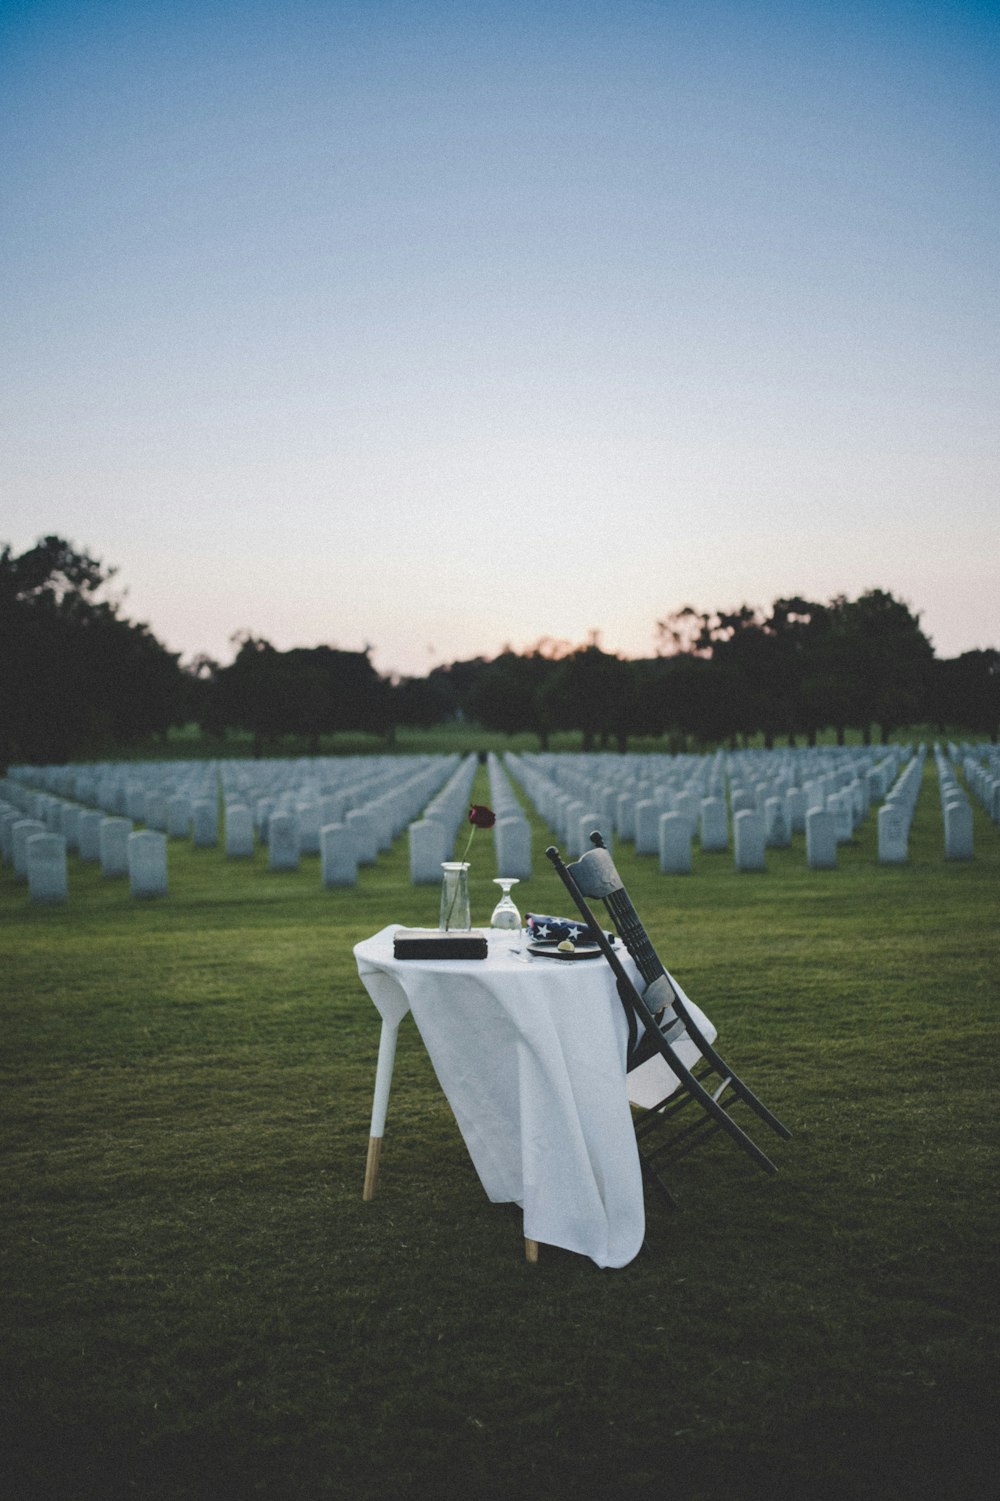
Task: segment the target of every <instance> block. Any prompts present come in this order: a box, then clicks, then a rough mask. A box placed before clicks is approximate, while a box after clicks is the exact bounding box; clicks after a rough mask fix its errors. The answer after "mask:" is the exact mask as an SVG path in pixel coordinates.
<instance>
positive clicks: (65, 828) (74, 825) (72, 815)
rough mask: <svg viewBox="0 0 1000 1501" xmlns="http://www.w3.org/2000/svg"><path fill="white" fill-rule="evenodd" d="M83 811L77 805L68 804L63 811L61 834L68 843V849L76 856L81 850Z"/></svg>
mask: <svg viewBox="0 0 1000 1501" xmlns="http://www.w3.org/2000/svg"><path fill="white" fill-rule="evenodd" d="M82 812H83V809H82V808H80V807H78V806H77V805H76V803H67V804H66V806H65V807H64V808H63V810H62V829H61V831H60V832H61V833H62V836H63V838H64V839H65V841H66V848H67V849H68V850H70V851H72V852H73V853H74V854H75V853H76V851H77V850H78V849H79V848H80V814H81V813H82Z"/></svg>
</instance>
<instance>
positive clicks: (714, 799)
mask: <svg viewBox="0 0 1000 1501" xmlns="http://www.w3.org/2000/svg"><path fill="white" fill-rule="evenodd" d="M934 756H935V764H936V766H937V770H938V779H939V786H940V789H941V803H942V812H943V816H944V827H945V855H946V858H948V859H971V858H972V856H973V843H972V811H971V806H970V803H969V799H968V797H967V795H966V793H965V791H964V789H963V787H962V785H961V783H960V781H959V779H958V776H957V774H956V772H955V769H954V767H955V765H959V766H961V768H962V770H963V772H964V775H965V777H966V780H967V781H968V783H969V785H970V786H971V787H972V788H973V790H974V792H975V793H976V795H977V796H978V797H979V798H980V800H981V801H982V802H983V804H984V806H985V807H986V808H987V810H988V811H989V812H990V814H991V816H992V818H993V819H994V822H1000V753H998V749H997V747H991V746H969V745H963V746H955V745H953V744H949V746H948V747H947V750H945V749H943V748H942V747H941V746H935V748H934ZM925 757H926V750H925V748H924V747H923V746H920V747H918V748H917V749H916V750H914V748H913V747H911V746H892V747H882V748H879V749H874V748H868V749H843V750H841V749H833V748H828V749H824V750H821V751H806V750H800V751H781V752H775V751H772V752H738V753H727V752H722V751H720V752H717V753H716V754H715V755H714V756H646V755H636V754H632V755H623V756H611V755H608V754H602V755H600V756H581V755H566V754H558V755H556V754H552V755H550V754H541V753H539V754H537V755H527V754H526V755H520V756H518V755H514V754H512V753H508V754H507V755H506V756H505V757H504V762H503V763H501V761H500V759H499V758H498V757H497V756H495V755H492V754H491V755H490V756H489V757H488V761H487V765H488V774H489V786H490V803H491V806H492V808H493V811H494V812H495V813H496V824H495V826H494V830H493V839H494V851H495V860H496V868H497V870H498V872H499V873H501V874H502V875H505V876H510V877H516V878H518V879H520V880H523V879H527V878H530V875H531V869H532V841H531V828H530V824H529V822H528V819H527V818H526V816H525V813H524V809H523V807H522V805H521V802H520V799H519V797H518V795H517V793H516V791H515V790H514V787H513V786H512V784H511V777H513V779H514V781H515V782H516V783H518V784H519V785H520V787H521V788H522V790H523V792H524V794H525V796H526V798H527V800H528V802H529V803H530V804H531V805H532V806H533V807H534V808H535V810H536V812H537V813H538V814H539V816H540V817H541V818H543V819H544V821H545V822H546V823H547V824H548V825H549V827H550V828H551V829H552V830H553V831H554V832H555V833H556V835H557V837H558V838H559V839H560V840H561V841H562V843H563V845H564V848H565V850H566V852H567V854H568V855H570V856H572V857H575V856H578V855H579V854H581V853H582V852H583V850H585V849H586V848H587V847H588V846H589V836H590V832H591V830H592V829H595V828H599V829H600V830H601V832H602V834H603V836H604V838H605V841H606V843H608V844H609V845H610V844H611V843H612V841H613V839H614V838H616V837H617V838H620V839H623V840H626V841H632V842H633V843H634V846H635V850H636V852H637V853H639V854H658V855H659V860H660V868H661V870H662V871H663V872H664V873H669V874H685V873H687V872H689V871H690V870H691V868H692V841H693V840H694V838H695V837H696V834H697V837H698V838H699V842H700V847H701V849H702V850H707V851H726V850H728V849H729V847H730V828H731V831H732V849H733V857H734V861H735V864H736V868H737V869H738V870H746V871H753V870H761V869H763V868H765V859H766V854H765V852H766V850H767V848H769V847H770V848H780V847H782V846H787V845H789V844H790V843H791V842H792V836H793V835H794V834H796V833H805V836H806V838H805V848H806V860H807V864H808V865H809V867H810V868H813V869H828V868H830V867H832V866H835V865H836V861H837V847H838V845H839V844H842V843H845V842H847V841H849V840H851V839H852V838H853V835H854V833H855V831H856V830H857V828H858V826H859V824H860V823H861V822H862V820H863V819H864V818H866V817H867V816H869V814H870V812H871V809H872V807H873V805H874V804H875V803H877V802H881V804H882V806H881V807H880V808H879V811H878V858H879V861H880V862H881V863H884V864H899V863H903V862H905V861H906V860H907V859H908V841H909V830H910V824H911V822H912V818H913V811H914V807H915V805H916V799H917V796H918V794H919V791H920V788H921V785H922V777H923V766H924V761H925ZM475 772H476V760H475V757H473V756H471V755H470V756H466V757H464V758H460V757H459V756H457V755H453V756H423V757H419V756H417V757H387V756H383V757H351V758H346V759H336V758H304V759H301V760H297V761H273V762H259V761H225V762H214V763H213V762H209V763H205V762H182V763H178V762H147V763H138V764H128V765H123V764H122V763H113V762H112V763H101V764H98V765H95V766H85V767H42V768H39V767H18V768H14V769H13V770H12V772H11V774H10V776H9V778H8V779H7V780H6V781H3V782H0V858H2V859H3V860H4V861H7V862H8V863H10V864H11V865H12V866H13V869H14V874H15V878H16V879H18V880H21V881H24V882H26V883H27V885H28V889H29V895H30V897H31V899H32V900H35V901H40V902H60V901H65V900H66V899H67V896H68V866H67V853H68V852H70V853H73V854H75V855H77V856H78V857H79V858H80V860H81V861H97V862H99V863H100V865H101V870H102V874H104V875H106V876H109V877H114V876H127V877H128V879H129V881H130V884H131V890H132V893H133V895H135V896H136V897H146V896H161V895H164V894H165V893H166V891H167V880H168V877H167V843H168V839H169V838H171V837H172V838H184V839H191V840H192V842H193V843H194V844H195V845H196V846H199V847H204V848H208V847H214V846H217V845H218V844H219V839H220V828H219V819H220V808H221V817H222V842H223V845H224V849H225V854H226V857H227V858H228V859H242V858H249V857H252V856H253V855H254V854H255V852H256V850H257V848H258V847H259V846H265V847H266V849H267V856H268V865H269V867H270V869H272V870H276V871H280V870H295V869H297V868H298V867H299V864H300V861H301V858H302V856H303V855H308V854H319V855H320V878H321V881H322V883H323V885H324V886H326V887H328V888H334V887H337V886H345V885H353V884H354V883H355V882H356V880H357V874H358V867H359V866H361V865H370V864H373V863H374V862H375V861H376V860H377V858H378V855H379V854H380V853H381V852H382V851H383V850H385V849H388V848H389V847H391V845H392V843H393V841H394V840H395V839H396V838H397V837H398V836H399V835H400V833H401V832H402V831H403V830H404V829H406V830H407V831H408V840H409V864H410V879H411V881H412V882H413V883H414V884H430V883H436V882H438V881H440V879H441V865H442V863H443V862H444V861H445V860H447V859H448V858H449V857H450V855H451V852H452V850H453V848H454V845H455V841H456V837H457V833H458V829H459V827H460V826H461V825H462V823H463V820H464V818H465V814H466V809H467V806H468V800H469V796H470V792H471V787H472V782H473V778H474V776H475ZM508 773H509V775H508ZM421 810H422V811H421ZM417 813H419V815H420V816H419V817H415V814H417ZM135 822H141V823H143V824H144V825H145V827H144V828H142V829H136V828H135V827H134V824H135Z"/></svg>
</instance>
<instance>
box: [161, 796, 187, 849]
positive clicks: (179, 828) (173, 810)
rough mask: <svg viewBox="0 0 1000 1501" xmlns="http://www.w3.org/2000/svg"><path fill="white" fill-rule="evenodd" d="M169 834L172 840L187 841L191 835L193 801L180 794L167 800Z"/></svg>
mask: <svg viewBox="0 0 1000 1501" xmlns="http://www.w3.org/2000/svg"><path fill="white" fill-rule="evenodd" d="M167 833H168V834H169V835H170V837H171V838H172V839H186V838H187V837H188V835H189V834H190V833H191V799H190V798H189V797H185V796H184V795H183V794H182V793H180V792H178V793H175V795H174V796H173V797H171V798H168V799H167Z"/></svg>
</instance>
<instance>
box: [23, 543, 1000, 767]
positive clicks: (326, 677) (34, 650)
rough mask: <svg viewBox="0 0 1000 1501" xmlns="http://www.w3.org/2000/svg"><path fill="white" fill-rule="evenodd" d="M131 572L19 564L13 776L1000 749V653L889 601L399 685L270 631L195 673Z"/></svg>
mask: <svg viewBox="0 0 1000 1501" xmlns="http://www.w3.org/2000/svg"><path fill="white" fill-rule="evenodd" d="M114 573H115V570H113V569H108V568H105V567H104V565H103V564H102V563H100V562H99V561H98V560H96V559H94V558H91V557H89V556H87V555H86V554H84V553H81V552H78V551H77V550H76V549H75V548H74V547H73V546H71V545H70V544H69V543H68V542H66V541H64V540H63V539H62V538H59V537H55V536H49V537H45V538H43V539H42V540H41V541H40V542H39V543H38V544H37V545H36V546H35V547H33V548H31V549H29V550H28V551H27V552H25V553H22V554H21V555H20V556H14V554H13V552H12V550H11V548H10V547H9V546H6V547H4V548H3V549H2V551H0V768H3V767H6V766H7V765H9V764H11V763H12V762H15V761H28V762H33V763H45V762H56V763H60V762H64V761H68V760H71V759H73V758H79V757H81V756H97V755H101V754H109V753H111V752H112V751H114V750H115V749H124V748H127V747H129V746H133V745H137V744H141V743H143V742H145V741H148V740H149V739H150V737H153V736H157V735H165V734H166V732H167V731H168V730H169V729H170V728H171V727H172V726H180V725H185V724H190V723H196V724H198V725H199V726H200V727H201V729H202V731H203V733H204V734H205V735H206V736H210V737H217V738H221V737H223V736H224V735H225V734H226V732H227V731H230V730H237V731H242V732H244V733H248V734H249V735H251V736H252V737H253V743H254V749H255V752H256V753H257V754H264V753H266V752H267V750H268V749H270V748H273V747H275V746H276V745H277V744H278V742H279V741H280V740H282V739H283V738H284V737H286V736H295V737H297V738H298V739H299V740H300V741H304V742H305V743H306V745H307V746H308V747H309V748H310V749H312V750H318V749H319V747H320V743H321V738H322V737H323V736H326V735H331V734H335V733H337V732H339V731H351V732H362V733H368V734H372V735H376V736H379V737H380V738H381V739H382V740H383V741H384V742H386V743H391V741H392V739H393V736H394V733H395V730H396V729H397V727H400V726H425V727H430V726H433V725H436V724H442V723H445V722H448V721H455V720H465V721H467V722H470V723H476V724H479V725H482V726H483V727H484V728H486V729H489V730H495V731H499V732H500V733H503V734H518V733H523V732H527V733H530V734H533V735H535V736H537V738H538V743H539V745H540V747H542V748H544V747H546V746H547V745H548V743H549V740H550V737H551V736H552V735H553V734H555V733H556V732H559V731H575V732H578V733H579V734H580V735H581V738H582V744H583V747H584V749H593V748H595V747H602V748H607V747H614V748H616V749H620V750H624V749H626V748H627V746H628V744H629V741H630V740H631V739H632V738H633V737H639V736H641V737H653V738H662V737H669V742H670V744H671V746H672V747H673V748H675V749H703V748H707V747H710V746H713V745H718V744H725V743H728V744H731V745H737V744H741V743H746V742H747V741H748V740H750V739H756V738H757V737H760V738H761V739H762V740H763V742H764V744H765V745H767V746H773V745H774V744H776V743H777V742H778V741H779V740H785V741H786V742H787V743H788V744H796V743H798V742H801V743H805V744H814V743H815V741H816V739H817V736H818V735H819V733H820V732H821V731H825V730H827V729H833V730H834V731H835V732H836V734H837V738H838V739H839V740H841V741H842V740H843V739H844V738H845V736H846V733H847V731H848V729H853V730H857V731H859V732H860V734H861V737H862V739H864V740H865V741H866V742H868V741H869V740H870V738H871V736H872V734H873V733H877V734H878V735H879V736H880V738H881V739H883V740H885V739H887V738H888V737H889V735H890V734H891V733H892V732H893V731H894V730H898V729H900V728H905V727H906V726H908V725H910V724H915V723H929V724H932V725H935V726H937V727H938V728H939V729H940V730H941V731H942V732H943V731H944V729H945V727H946V726H947V727H951V728H954V729H958V730H961V731H963V732H968V733H973V734H977V735H988V736H990V737H991V738H992V739H993V740H996V739H997V735H998V728H1000V652H998V651H996V650H995V649H992V648H990V649H988V650H985V651H970V652H965V653H963V654H962V655H961V656H958V657H955V658H950V659H942V658H938V657H937V656H936V655H935V653H934V649H933V646H932V645H931V642H930V641H929V640H928V638H927V637H926V636H925V635H924V633H923V631H922V630H921V628H920V620H919V616H917V615H915V614H914V613H913V612H912V611H911V610H910V608H909V606H908V605H906V604H905V603H903V602H902V601H901V600H898V599H896V598H894V597H893V595H892V594H890V593H887V592H886V591H884V590H881V589H872V590H869V591H867V592H866V593H864V594H862V595H860V596H859V597H858V598H857V599H854V600H851V599H848V598H846V597H843V596H838V597H836V598H834V599H832V600H828V601H825V602H818V601H812V600H806V599H802V598H793V599H779V600H776V601H775V602H774V603H773V605H772V606H771V608H770V610H769V611H766V612H765V611H762V610H757V609H752V608H751V607H750V606H748V605H744V606H742V607H741V608H740V609H739V610H736V611H731V612H726V611H718V612H699V611H698V610H696V609H694V608H693V607H691V606H686V607H685V608H684V609H681V610H678V611H676V612H674V613H673V614H671V615H669V616H667V617H666V618H665V619H664V620H662V621H660V622H658V624H657V634H656V646H657V649H656V652H655V654H654V655H653V656H651V657H648V658H643V659H638V660H635V659H625V658H622V657H619V656H617V655H616V654H614V653H611V652H606V651H604V650H603V649H602V648H601V646H600V644H599V641H598V639H597V637H596V635H595V636H594V637H593V638H592V639H591V640H589V641H587V642H585V643H583V644H579V645H574V644H572V643H567V642H555V641H552V640H542V641H539V642H538V643H536V644H535V645H534V646H533V647H531V648H529V649H528V650H526V651H521V652H518V651H515V650H514V649H513V648H511V647H505V648H504V649H503V650H502V651H501V652H500V653H499V654H498V655H497V656H495V657H492V658H487V657H476V658H473V659H471V660H466V661H456V662H452V663H449V664H448V665H446V666H440V667H435V668H433V669H432V670H431V671H430V672H429V673H428V674H427V676H426V677H422V678H420V677H403V678H395V677H393V678H389V677H386V676H383V675H381V674H379V672H378V671H377V670H376V668H375V667H374V665H373V664H372V661H371V656H370V649H367V650H365V651H362V652H354V651H341V650H339V649H337V648H336V647H333V646H316V647H311V648H295V649H293V650H291V651H279V650H277V649H276V648H275V647H274V646H273V645H272V644H271V643H270V642H268V641H267V640H265V639H264V638H263V637H260V636H256V635H254V634H253V633H251V632H242V633H240V634H239V635H237V636H235V637H234V638H233V641H234V645H235V646H236V648H237V649H236V653H235V656H234V659H233V661H232V662H231V663H229V664H227V665H220V664H219V663H218V662H215V661H213V660H211V659H209V658H207V657H199V658H197V659H196V660H195V661H194V662H192V663H188V664H182V663H181V661H180V658H179V655H178V654H176V653H173V652H170V651H168V650H167V648H166V647H165V646H163V645H162V643H161V642H159V641H158V640H157V639H156V637H155V636H154V635H153V633H152V632H151V631H150V629H149V627H148V626H147V625H144V624H137V623H135V622H133V621H130V620H128V619H127V618H126V617H125V616H124V614H123V612H122V604H121V601H116V600H114V599H113V598H108V597H106V591H107V586H108V585H109V583H110V581H111V580H112V579H113V577H114Z"/></svg>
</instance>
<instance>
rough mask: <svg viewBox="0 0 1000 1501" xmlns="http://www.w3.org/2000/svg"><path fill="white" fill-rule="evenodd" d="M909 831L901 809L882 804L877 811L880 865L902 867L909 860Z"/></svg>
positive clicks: (893, 804) (890, 804) (892, 805)
mask: <svg viewBox="0 0 1000 1501" xmlns="http://www.w3.org/2000/svg"><path fill="white" fill-rule="evenodd" d="M909 837H910V830H909V826H908V824H907V822H906V819H905V817H904V816H903V811H902V809H901V808H899V807H897V806H896V804H895V803H883V805H882V807H881V808H880V809H879V810H878V859H879V864H880V865H903V864H905V862H906V860H907V859H908V858H909V848H908V846H909Z"/></svg>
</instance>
